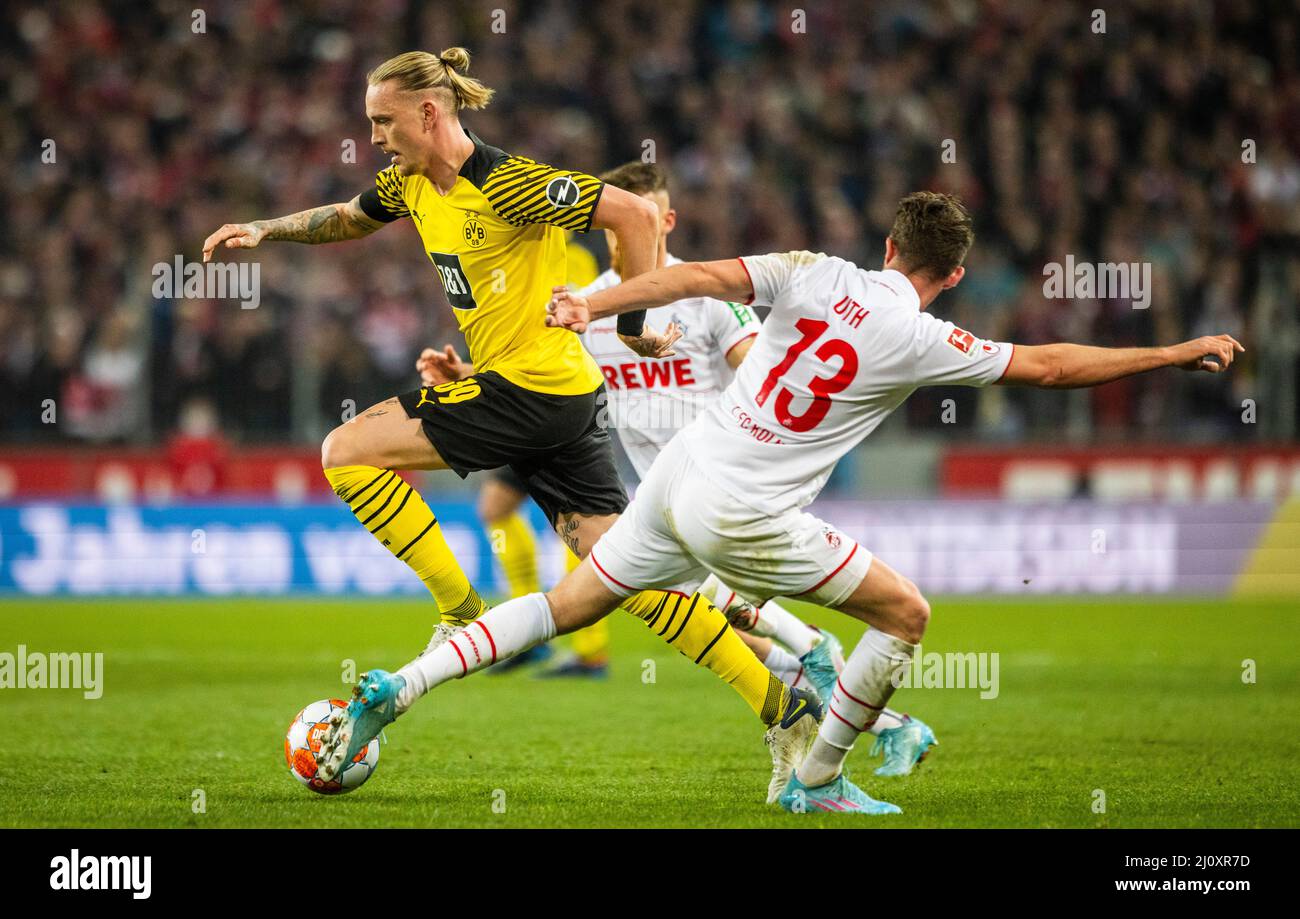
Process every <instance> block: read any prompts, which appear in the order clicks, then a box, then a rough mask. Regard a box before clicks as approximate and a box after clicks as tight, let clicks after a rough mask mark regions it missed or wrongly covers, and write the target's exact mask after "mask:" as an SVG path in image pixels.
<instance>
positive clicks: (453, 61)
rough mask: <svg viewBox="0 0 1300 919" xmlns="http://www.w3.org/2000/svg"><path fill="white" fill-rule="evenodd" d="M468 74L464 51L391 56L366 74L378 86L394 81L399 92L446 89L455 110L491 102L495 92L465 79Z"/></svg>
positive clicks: (476, 81) (424, 52) (479, 107)
mask: <svg viewBox="0 0 1300 919" xmlns="http://www.w3.org/2000/svg"><path fill="white" fill-rule="evenodd" d="M468 71H469V52H468V51H467V50H465V49H464V48H448V49H447V50H445V51H443V52H442V53H441V54H433V53H431V52H429V51H407V52H406V53H405V54H399V55H397V57H390V58H389V59H388V60H386V61H384V62H383V63H382V64H380V65H379V66H378V67H376V68H375V69H374V70H372V71H370V73H368V74H366V82H368V83H369V84H370V85H371V86H377V85H378V84H380V83H384V82H387V81H388V80H396V81H397V87H398V89H400V90H402V92H420V91H422V90H426V89H445V90H447V91H448V92H449V93H450V94H451V99H452V102H453V103H454V105H455V110H456V111H458V112H459V111H460V110H461V109H463V108H467V109H481V108H483V107H484V106H486V105H487V104H488V103H489V102H491V101H492V96H493V94H494V90H491V89H488V87H486V86H484V85H483V84H482V83H480V82H479V81H478V80H476V79H474V78H473V77H470V76H466V73H467V72H468Z"/></svg>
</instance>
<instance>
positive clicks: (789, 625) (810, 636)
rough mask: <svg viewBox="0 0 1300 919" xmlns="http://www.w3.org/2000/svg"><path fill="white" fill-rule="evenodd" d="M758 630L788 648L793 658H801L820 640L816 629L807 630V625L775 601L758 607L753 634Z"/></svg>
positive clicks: (769, 601)
mask: <svg viewBox="0 0 1300 919" xmlns="http://www.w3.org/2000/svg"><path fill="white" fill-rule="evenodd" d="M759 629H763V630H764V632H765V633H766V634H770V635H771V637H773V638H775V639H776V640H777V641H779V642H781V644H783V645H785V646H786V647H787V648H789V649H790V650H791V652H793V654H794V656H795V657H803V656H804V655H805V654H807V653H808V652H809V651H811V650H812V649H813V648H814V647H815V646H816V645H817V644H818V642H820V641H821V640H822V639H821V636H820V635H819V634H817V630H816V629H812V628H809V626H808V623H806V622H804V621H803V620H802V619H800V618H799V617H798V616H796V615H795V614H794V613H792V612H790V611H789V610H787V609H786V608H785V607H783V606H781V605H780V604H779V603H777V602H776V601H775V600H768V601H767V602H766V603H764V604H763V605H762V606H761V607H759V609H758V625H757V626H755V627H754V632H755V633H756V634H757V633H758V631H759Z"/></svg>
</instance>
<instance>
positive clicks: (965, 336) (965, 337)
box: [948, 327, 975, 357]
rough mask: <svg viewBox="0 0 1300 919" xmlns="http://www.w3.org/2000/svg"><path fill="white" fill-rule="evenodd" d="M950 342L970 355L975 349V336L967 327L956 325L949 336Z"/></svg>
mask: <svg viewBox="0 0 1300 919" xmlns="http://www.w3.org/2000/svg"><path fill="white" fill-rule="evenodd" d="M948 344H950V345H952V346H953V347H954V348H956V349H957V350H958V351H960V352H961V353H962V354H964V355H966V356H967V357H970V356H971V354H972V353H973V352H974V350H975V336H974V335H972V334H971V333H970V332H967V331H966V330H965V329H958V328H955V327H954V328H953V330H952V333H951V334H949V336H948Z"/></svg>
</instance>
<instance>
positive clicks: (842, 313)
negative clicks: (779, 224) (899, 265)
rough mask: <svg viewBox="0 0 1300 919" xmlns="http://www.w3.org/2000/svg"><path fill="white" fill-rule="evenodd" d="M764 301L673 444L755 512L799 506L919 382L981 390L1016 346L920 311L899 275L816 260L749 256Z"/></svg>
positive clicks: (801, 255)
mask: <svg viewBox="0 0 1300 919" xmlns="http://www.w3.org/2000/svg"><path fill="white" fill-rule="evenodd" d="M740 261H741V264H742V265H743V266H744V267H745V270H746V271H747V272H748V273H749V277H750V281H751V282H752V283H753V285H754V297H753V300H752V302H754V303H758V304H771V306H772V311H771V313H770V314H769V315H768V317H767V320H766V321H765V322H764V323H763V325H762V331H761V332H760V333H759V336H758V339H757V340H756V341H755V342H754V346H753V348H752V349H751V350H750V352H749V356H748V357H746V358H745V361H744V363H742V364H741V365H740V369H739V370H738V371H737V373H736V378H735V380H733V381H732V383H731V385H730V386H729V387H727V390H726V392H725V393H724V394H723V397H722V398H721V399H719V400H717V401H716V402H715V403H713V404H712V405H711V406H709V407H708V408H707V409H706V410H705V411H704V412H703V413H702V414H701V415H700V417H699V418H697V419H696V421H695V422H694V423H693V424H692V425H691V426H690V427H688V428H686V430H684V431H682V434H681V437H682V439H683V441H684V443H685V445H686V447H687V450H688V451H689V453H690V455H691V456H692V458H693V459H694V460H695V461H696V463H697V465H698V466H699V467H700V468H701V469H703V470H704V471H705V475H707V476H708V477H709V478H710V479H711V480H712V481H713V483H714V484H715V485H717V486H718V487H719V488H721V489H723V490H725V491H726V492H727V493H728V494H730V495H731V496H732V497H734V498H736V499H737V500H738V501H741V502H743V503H745V504H746V505H748V506H749V507H752V508H754V509H756V510H759V511H762V512H764V513H768V514H776V513H780V512H782V511H784V510H787V509H789V508H792V507H803V506H805V505H807V504H808V503H809V502H811V501H812V500H813V499H814V498H816V497H817V495H818V494H819V493H820V492H821V490H822V487H823V486H824V485H825V484H826V480H827V479H828V478H829V477H830V474H831V471H832V470H833V469H834V468H835V464H836V463H837V462H839V459H840V457H842V456H843V455H844V454H845V453H847V452H848V451H849V450H850V449H852V448H853V447H854V446H856V445H857V444H858V443H860V442H861V441H862V439H863V438H865V437H866V436H867V435H868V434H870V433H871V432H872V431H874V430H875V429H876V426H877V425H879V424H880V422H882V421H883V420H884V419H885V418H886V417H887V416H888V415H889V413H890V412H892V411H893V410H894V409H896V408H898V406H899V405H901V404H902V403H903V401H904V400H905V399H907V397H908V396H909V395H911V394H912V392H913V391H914V390H915V389H916V388H917V387H920V386H928V385H934V384H960V385H966V386H986V385H988V384H990V383H995V382H997V381H998V380H999V379H1001V378H1002V376H1003V374H1005V373H1006V370H1007V366H1008V365H1009V364H1010V362H1011V354H1012V346H1011V345H1009V344H1005V343H1001V342H991V341H984V340H982V339H979V338H976V337H975V336H974V335H972V334H971V333H969V332H967V331H964V330H963V329H959V328H957V327H956V326H955V325H953V324H952V323H951V322H944V321H943V320H941V319H936V318H935V317H933V316H931V315H930V314H929V313H926V312H923V311H922V310H921V308H920V307H921V301H920V298H919V297H918V296H917V293H916V289H915V288H914V287H912V285H911V283H910V282H909V281H908V280H907V278H906V276H904V275H903V274H901V273H900V272H897V271H893V270H887V271H866V270H863V269H861V268H858V267H857V266H856V265H854V264H853V263H852V262H846V261H844V260H843V259H840V258H834V257H830V256H826V255H823V254H820V253H812V252H784V253H777V254H772V255H758V256H746V257H745V258H743V259H741V260H740Z"/></svg>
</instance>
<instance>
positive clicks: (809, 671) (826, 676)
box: [799, 629, 844, 705]
mask: <svg viewBox="0 0 1300 919" xmlns="http://www.w3.org/2000/svg"><path fill="white" fill-rule="evenodd" d="M818 631H819V632H820V633H821V636H822V640H821V641H819V642H818V643H817V645H816V646H815V647H814V648H813V649H812V650H811V651H809V652H808V653H807V654H805V655H804V656H803V657H801V658H799V663H801V664H803V672H804V676H806V677H807V678H808V682H809V683H812V685H813V689H815V690H817V695H818V697H819V698H820V699H821V700H822V702H823V703H824V704H826V705H830V702H831V693H832V692H834V691H835V681H836V680H838V679H839V678H840V671H841V670H843V669H844V647H843V646H842V645H841V644H840V640H839V639H838V638H836V637H835V636H834V635H832V634H831V633H830V632H827V631H825V630H824V629H819V630H818Z"/></svg>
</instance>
